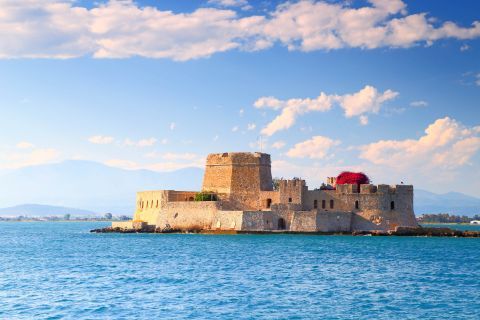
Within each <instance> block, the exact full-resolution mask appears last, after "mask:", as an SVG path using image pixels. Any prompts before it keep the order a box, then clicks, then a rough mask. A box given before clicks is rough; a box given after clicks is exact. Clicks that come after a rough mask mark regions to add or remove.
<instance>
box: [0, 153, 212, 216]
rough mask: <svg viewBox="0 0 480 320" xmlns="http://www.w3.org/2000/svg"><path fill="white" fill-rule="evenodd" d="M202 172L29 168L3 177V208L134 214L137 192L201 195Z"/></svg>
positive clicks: (70, 164)
mask: <svg viewBox="0 0 480 320" xmlns="http://www.w3.org/2000/svg"><path fill="white" fill-rule="evenodd" d="M202 178H203V170H201V169H198V168H189V169H182V170H177V171H175V172H166V173H159V172H153V171H148V170H123V169H118V168H112V167H109V166H106V165H103V164H100V163H96V162H90V161H73V160H72V161H65V162H62V163H58V164H50V165H42V166H34V167H26V168H22V169H17V170H12V171H9V172H6V173H4V174H2V175H0V195H1V197H0V207H10V206H15V205H19V204H25V203H40V204H46V205H56V206H64V207H73V208H83V209H86V210H90V211H94V212H112V213H114V214H120V213H121V214H132V213H133V210H134V206H135V193H136V192H137V191H139V190H156V189H179V190H191V189H193V190H199V189H200V188H201V183H202Z"/></svg>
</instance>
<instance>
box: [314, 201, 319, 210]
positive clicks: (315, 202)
mask: <svg viewBox="0 0 480 320" xmlns="http://www.w3.org/2000/svg"><path fill="white" fill-rule="evenodd" d="M317 208H318V201H317V200H313V209H317Z"/></svg>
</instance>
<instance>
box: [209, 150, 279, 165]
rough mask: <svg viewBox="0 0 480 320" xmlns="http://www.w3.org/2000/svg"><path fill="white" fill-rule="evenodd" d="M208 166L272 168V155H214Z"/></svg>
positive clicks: (233, 153)
mask: <svg viewBox="0 0 480 320" xmlns="http://www.w3.org/2000/svg"><path fill="white" fill-rule="evenodd" d="M206 166H207V167H208V166H267V167H270V166H271V160H270V155H269V154H266V153H260V152H224V153H212V154H209V155H208V157H207V164H206Z"/></svg>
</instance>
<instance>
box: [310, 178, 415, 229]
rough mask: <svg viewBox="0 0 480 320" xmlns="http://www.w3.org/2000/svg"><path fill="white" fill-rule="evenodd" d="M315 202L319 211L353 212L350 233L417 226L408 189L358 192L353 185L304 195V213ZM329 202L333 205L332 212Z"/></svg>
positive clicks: (362, 188)
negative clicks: (353, 231) (351, 231)
mask: <svg viewBox="0 0 480 320" xmlns="http://www.w3.org/2000/svg"><path fill="white" fill-rule="evenodd" d="M315 200H316V201H317V209H318V210H320V211H324V212H327V211H339V212H353V213H354V214H355V215H354V216H353V217H352V229H353V230H393V229H395V227H397V226H417V222H416V220H415V215H414V212H413V187H412V186H407V185H397V186H395V187H391V186H388V185H379V186H373V185H361V186H360V188H358V186H356V185H338V186H337V190H336V191H330V190H314V191H308V192H307V195H306V196H305V202H304V205H303V208H304V210H311V209H313V208H314V206H315ZM323 201H325V208H323V205H322V204H323ZM330 201H333V208H331V206H330ZM392 202H393V209H392Z"/></svg>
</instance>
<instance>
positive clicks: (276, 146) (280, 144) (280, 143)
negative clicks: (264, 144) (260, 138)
mask: <svg viewBox="0 0 480 320" xmlns="http://www.w3.org/2000/svg"><path fill="white" fill-rule="evenodd" d="M271 147H272V148H274V149H282V148H283V147H285V142H284V141H281V140H280V141H276V142H274V143H272V146H271Z"/></svg>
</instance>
